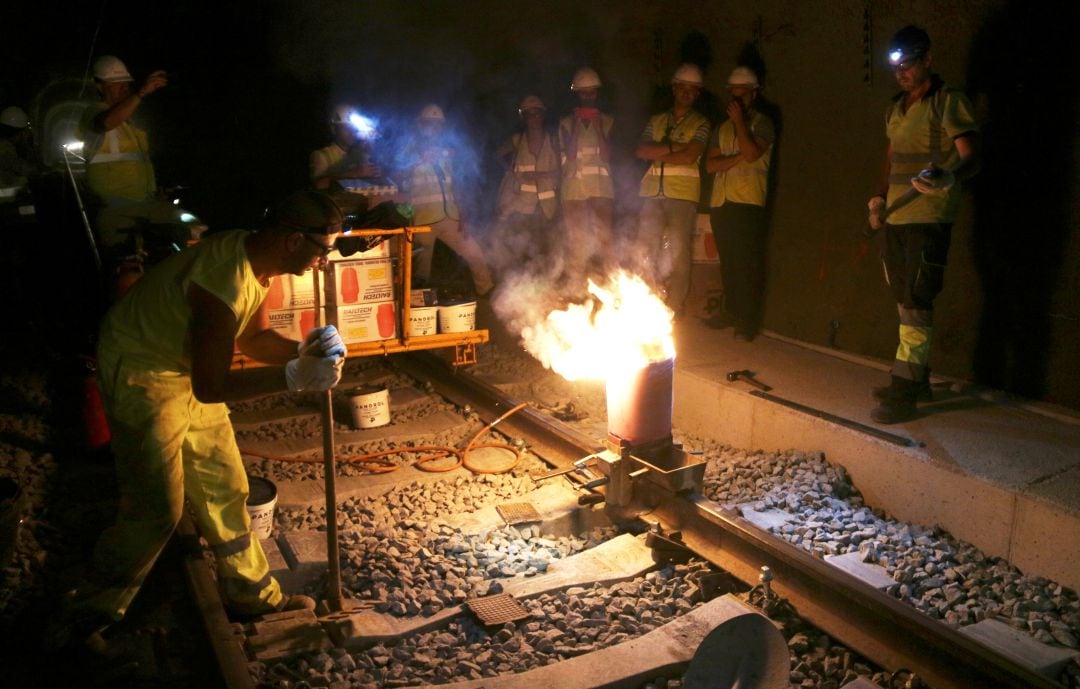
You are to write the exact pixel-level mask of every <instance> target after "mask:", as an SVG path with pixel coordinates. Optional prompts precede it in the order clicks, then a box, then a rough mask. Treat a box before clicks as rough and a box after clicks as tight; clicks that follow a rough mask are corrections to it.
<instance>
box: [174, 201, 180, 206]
mask: <svg viewBox="0 0 1080 689" xmlns="http://www.w3.org/2000/svg"><path fill="white" fill-rule="evenodd" d="M172 205H174V206H179V205H180V199H173V200H172Z"/></svg>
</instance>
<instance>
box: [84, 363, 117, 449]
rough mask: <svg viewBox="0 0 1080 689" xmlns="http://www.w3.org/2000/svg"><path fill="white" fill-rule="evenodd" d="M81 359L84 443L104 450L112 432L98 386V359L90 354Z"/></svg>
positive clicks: (88, 446) (88, 447) (92, 447)
mask: <svg viewBox="0 0 1080 689" xmlns="http://www.w3.org/2000/svg"><path fill="white" fill-rule="evenodd" d="M81 359H82V363H83V379H82V395H83V397H82V410H81V411H82V421H83V443H84V445H85V446H86V449H87V450H91V451H96V450H102V449H104V448H105V447H107V446H108V444H109V440H110V439H111V438H112V434H111V433H110V432H109V423H108V421H107V420H106V419H105V405H104V404H103V403H102V401H101V389H100V388H99V387H98V382H97V360H96V359H94V358H93V357H89V356H83V357H81Z"/></svg>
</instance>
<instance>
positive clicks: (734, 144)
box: [705, 67, 776, 342]
mask: <svg viewBox="0 0 1080 689" xmlns="http://www.w3.org/2000/svg"><path fill="white" fill-rule="evenodd" d="M727 91H728V95H729V96H730V98H731V102H729V103H728V106H727V116H728V119H727V120H726V121H725V122H723V123H722V124H721V125H720V126H719V127H717V128H716V135H715V136H714V137H713V138H714V141H713V144H712V146H710V147H709V153H708V155H707V157H706V161H705V168H706V169H707V170H708V171H709V172H713V173H716V176H715V177H714V178H713V187H712V200H711V201H710V205H711V207H712V208H711V213H710V216H711V217H710V219H711V221H712V231H713V237H714V238H715V239H716V248H717V250H718V251H719V253H720V260H721V262H722V265H723V270H722V271H721V276H722V279H723V283H724V301H725V304H724V307H725V309H726V311H727V313H728V314H730V317H731V319H732V320H733V321H734V323H733V325H734V326H735V339H736V340H740V341H743V342H749V341H751V340H753V339H754V337H755V336H756V335H757V332H758V329H759V328H760V326H761V308H762V300H763V298H764V292H765V239H766V230H767V228H766V226H765V221H766V215H765V195H766V190H767V188H768V175H769V161H770V159H771V158H772V150H773V148H772V147H773V142H774V140H775V139H776V132H775V128H774V127H773V123H772V120H770V119H769V118H768V117H767V116H765V115H764V114H762V113H760V112H758V111H757V109H756V108H755V107H754V104H755V102H756V101H757V98H758V95H759V94H760V93H761V85H760V84H759V83H758V78H757V74H755V73H754V71H753V70H751V69H749V68H748V67H736V68H735V69H734V70H733V71H732V72H731V76H730V77H728V83H727ZM706 323H707V324H708V325H711V326H714V327H726V326H727V325H728V323H727V322H726V318H725V316H724V315H723V314H720V315H718V316H714V317H713V318H712V319H710V320H709V321H706Z"/></svg>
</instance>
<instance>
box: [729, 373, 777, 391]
mask: <svg viewBox="0 0 1080 689" xmlns="http://www.w3.org/2000/svg"><path fill="white" fill-rule="evenodd" d="M727 379H728V381H730V382H732V383H734V382H735V381H737V380H740V379H741V380H745V381H746V382H747V383H750V384H751V385H753V386H754V387H756V388H758V389H759V390H764V391H765V392H768V391H769V390H772V388H771V387H770V386H768V385H766V384H765V383H762V382H761V381H760V380H758V379H756V378H754V372H753V371H750V370H748V369H745V368H744V369H741V370H738V371H728V374H727Z"/></svg>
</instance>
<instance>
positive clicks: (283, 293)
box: [266, 270, 315, 311]
mask: <svg viewBox="0 0 1080 689" xmlns="http://www.w3.org/2000/svg"><path fill="white" fill-rule="evenodd" d="M266 306H267V308H269V309H270V310H272V311H278V310H281V309H310V308H312V307H313V306H315V286H314V284H313V283H312V277H311V271H310V270H309V271H307V272H305V273H304V274H303V275H291V274H287V275H278V276H277V277H275V278H273V279H271V280H270V290H269V291H268V292H267V293H266Z"/></svg>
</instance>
